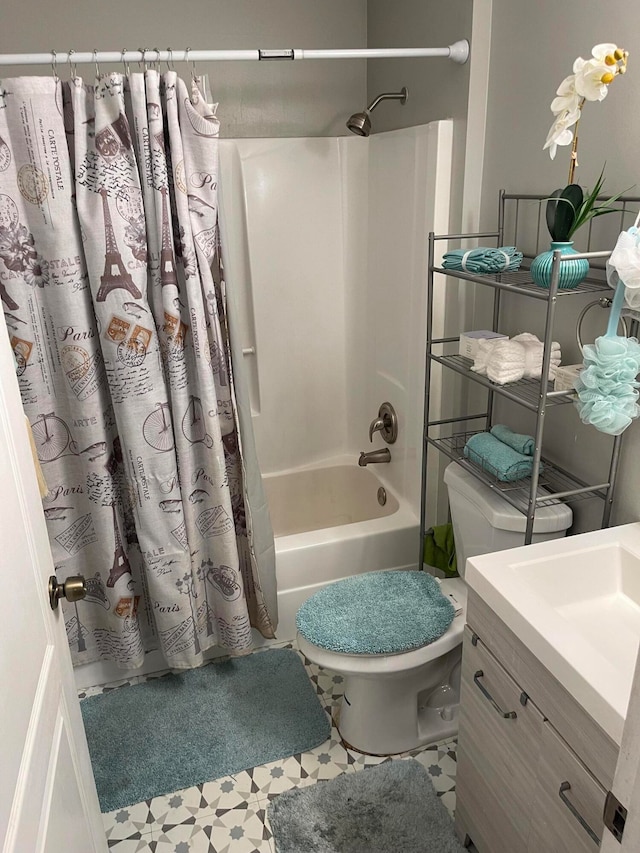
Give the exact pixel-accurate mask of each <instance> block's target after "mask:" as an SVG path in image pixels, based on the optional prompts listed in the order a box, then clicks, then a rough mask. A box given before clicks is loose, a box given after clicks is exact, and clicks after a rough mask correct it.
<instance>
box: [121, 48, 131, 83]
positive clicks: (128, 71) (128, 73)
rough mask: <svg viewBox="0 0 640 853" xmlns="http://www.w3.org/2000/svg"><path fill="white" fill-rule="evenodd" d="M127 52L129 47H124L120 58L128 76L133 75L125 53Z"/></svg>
mask: <svg viewBox="0 0 640 853" xmlns="http://www.w3.org/2000/svg"><path fill="white" fill-rule="evenodd" d="M126 52H127V48H126V47H123V48H122V53H121V54H120V59H121V60H122V66H123V68H124V73H125V74H126V76H127V77H129V76H130V75H131V69H130V68H129V63H128V62H127V60H126V59H125V53H126Z"/></svg>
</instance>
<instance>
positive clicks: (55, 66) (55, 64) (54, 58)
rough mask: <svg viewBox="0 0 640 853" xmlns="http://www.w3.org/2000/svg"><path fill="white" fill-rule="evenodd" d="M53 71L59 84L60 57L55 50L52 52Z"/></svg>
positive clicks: (54, 77)
mask: <svg viewBox="0 0 640 853" xmlns="http://www.w3.org/2000/svg"><path fill="white" fill-rule="evenodd" d="M51 70H52V71H53V79H54V80H55V81H56V83H57V82H58V80H59V79H60V78H59V77H58V55H57V53H56V52H55V50H52V51H51Z"/></svg>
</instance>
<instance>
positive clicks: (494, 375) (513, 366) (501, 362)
mask: <svg viewBox="0 0 640 853" xmlns="http://www.w3.org/2000/svg"><path fill="white" fill-rule="evenodd" d="M524 365H525V350H524V346H523V345H522V344H521V343H519V342H518V341H497V342H496V344H495V346H493V347H492V349H491V352H490V354H489V359H488V361H487V377H488V378H489V379H490V380H491V381H492V382H495V383H496V384H498V385H505V384H506V383H507V382H517V381H518V380H519V379H522V377H523V376H524Z"/></svg>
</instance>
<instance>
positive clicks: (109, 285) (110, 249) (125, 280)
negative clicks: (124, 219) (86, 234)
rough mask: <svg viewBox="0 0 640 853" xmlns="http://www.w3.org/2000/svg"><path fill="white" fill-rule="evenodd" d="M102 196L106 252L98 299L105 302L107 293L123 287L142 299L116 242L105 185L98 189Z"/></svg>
mask: <svg viewBox="0 0 640 853" xmlns="http://www.w3.org/2000/svg"><path fill="white" fill-rule="evenodd" d="M98 192H99V193H100V196H101V197H102V214H103V216H104V236H105V253H104V273H103V274H102V275H101V276H100V288H99V290H98V295H97V296H96V300H97V301H98V302H104V301H105V299H106V298H107V295H108V294H109V293H111V291H112V290H116V288H118V287H122V288H123V289H124V290H128V291H129V293H130V294H131V295H132V296H133V298H134V299H140V297H141V296H142V294H141V293H140V291H139V290H138V288H137V287H136V286H135V284H134V283H133V279H132V278H131V273H129V272H128V271H127V268H126V267H125V265H124V261H123V260H122V255H121V254H120V250H119V249H118V244H117V243H116V235H115V232H114V230H113V223H112V222H111V211H110V210H109V202H108V201H107V198H108V195H109V193H108V192H107V191H106V189H105V188H104V187H101V189H100V190H98Z"/></svg>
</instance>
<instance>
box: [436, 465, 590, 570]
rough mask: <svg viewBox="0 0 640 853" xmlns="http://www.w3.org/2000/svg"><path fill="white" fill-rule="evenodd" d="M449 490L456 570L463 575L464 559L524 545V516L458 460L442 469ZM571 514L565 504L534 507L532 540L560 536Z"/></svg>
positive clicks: (525, 524)
mask: <svg viewBox="0 0 640 853" xmlns="http://www.w3.org/2000/svg"><path fill="white" fill-rule="evenodd" d="M444 481H445V483H446V485H447V490H448V492H449V506H450V507H451V521H452V523H453V536H454V539H455V543H456V556H457V562H458V571H459V572H460V574H461V575H462V576H463V577H464V570H465V565H466V562H467V559H468V558H469V557H475V556H476V555H477V554H489V553H491V552H492V551H504V550H506V549H507V548H516V547H518V546H520V545H524V534H525V530H526V526H527V518H526V516H525V515H523V513H521V512H519V511H518V510H517V509H516V508H515V507H513V506H511V504H509V503H507V501H506V500H505V499H504V498H503V497H502V496H501V495H500V493H499V492H498V491H497V490H495V489H491V488H489V486H486V485H485V484H484V483H481V482H480V480H478V479H477V478H476V477H474V476H473V474H471V473H470V472H469V471H467V470H465V469H464V468H463V467H462V466H461V465H458V463H457V462H452V463H451V464H450V465H448V466H447V468H446V469H445V472H444ZM572 521H573V513H572V512H571V508H570V507H568V506H567V505H566V504H563V503H560V504H555V505H553V506H547V507H540V508H539V509H538V510H536V517H535V521H534V525H533V538H532V540H531V541H532V543H535V542H544V541H545V540H547V539H559V538H561V537H562V536H564V535H565V534H566V532H567V529H568V528H569V527H571V523H572Z"/></svg>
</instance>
